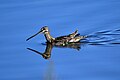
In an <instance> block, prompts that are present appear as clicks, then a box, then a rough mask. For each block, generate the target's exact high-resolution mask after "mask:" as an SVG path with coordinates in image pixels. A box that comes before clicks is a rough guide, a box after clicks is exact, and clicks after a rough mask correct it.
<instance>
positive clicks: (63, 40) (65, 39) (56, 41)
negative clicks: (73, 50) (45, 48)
mask: <svg viewBox="0 0 120 80" xmlns="http://www.w3.org/2000/svg"><path fill="white" fill-rule="evenodd" d="M40 33H42V34H44V36H45V38H46V41H47V43H50V44H52V45H57V46H59V45H60V46H65V45H67V44H71V43H76V42H80V40H82V39H85V38H87V36H81V35H80V34H79V33H78V30H76V31H75V32H73V33H71V34H68V35H64V36H60V37H56V38H54V37H52V36H51V35H50V31H49V28H48V26H43V27H42V28H41V29H40V30H39V31H38V32H37V33H36V34H34V35H32V36H31V37H29V38H27V39H26V41H28V40H30V39H31V38H33V37H35V36H36V35H38V34H40Z"/></svg>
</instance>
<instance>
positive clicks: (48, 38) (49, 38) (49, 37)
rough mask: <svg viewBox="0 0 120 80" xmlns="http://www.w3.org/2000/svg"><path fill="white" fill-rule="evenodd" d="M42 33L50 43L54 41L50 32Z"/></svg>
mask: <svg viewBox="0 0 120 80" xmlns="http://www.w3.org/2000/svg"><path fill="white" fill-rule="evenodd" d="M44 35H45V38H46V40H47V42H50V43H52V42H53V41H54V38H53V37H52V36H51V35H50V32H46V33H45V34H44Z"/></svg>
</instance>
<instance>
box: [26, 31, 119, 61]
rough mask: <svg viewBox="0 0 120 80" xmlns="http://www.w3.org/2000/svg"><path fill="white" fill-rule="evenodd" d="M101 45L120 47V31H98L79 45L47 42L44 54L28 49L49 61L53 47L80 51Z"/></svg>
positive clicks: (78, 43)
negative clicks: (82, 48)
mask: <svg viewBox="0 0 120 80" xmlns="http://www.w3.org/2000/svg"><path fill="white" fill-rule="evenodd" d="M85 44H87V45H101V46H113V45H116V44H117V45H120V29H116V30H105V31H98V32H96V33H93V34H91V35H88V37H87V38H86V39H83V40H81V41H80V42H77V43H71V44H67V45H64V46H63V45H52V44H51V43H49V42H47V43H46V44H44V43H43V44H42V45H46V49H45V52H44V53H41V52H39V51H37V50H35V49H31V48H27V49H28V50H30V51H33V52H35V53H37V54H40V55H41V56H42V57H43V58H44V59H49V58H50V57H51V51H52V48H53V47H59V48H71V49H77V50H80V49H81V47H82V46H83V45H85Z"/></svg>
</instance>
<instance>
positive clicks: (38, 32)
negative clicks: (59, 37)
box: [26, 31, 41, 41]
mask: <svg viewBox="0 0 120 80" xmlns="http://www.w3.org/2000/svg"><path fill="white" fill-rule="evenodd" d="M40 33H41V31H39V32H37V33H36V34H34V35H32V36H31V37H29V38H28V39H26V41H28V40H29V39H31V38H33V37H35V36H36V35H38V34H40Z"/></svg>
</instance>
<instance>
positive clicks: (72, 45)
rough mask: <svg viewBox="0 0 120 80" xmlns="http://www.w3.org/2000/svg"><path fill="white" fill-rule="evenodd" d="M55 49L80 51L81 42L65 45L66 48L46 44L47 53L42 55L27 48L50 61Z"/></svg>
mask: <svg viewBox="0 0 120 80" xmlns="http://www.w3.org/2000/svg"><path fill="white" fill-rule="evenodd" d="M43 45H45V44H43ZM53 47H59V48H73V49H77V50H80V42H79V43H72V44H68V45H65V46H55V45H52V44H50V43H46V49H45V52H43V53H41V52H39V51H37V50H35V49H31V48H27V49H28V50H30V51H33V52H35V53H37V54H40V55H41V56H42V57H43V58H44V59H49V58H50V57H51V51H52V48H53Z"/></svg>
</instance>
